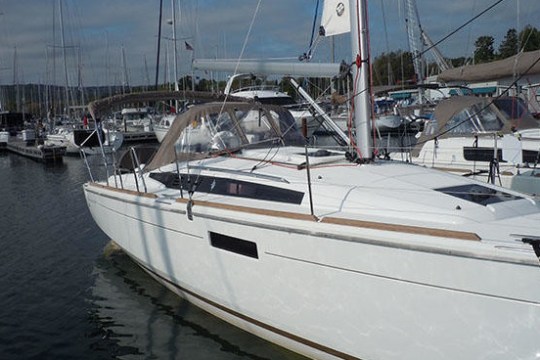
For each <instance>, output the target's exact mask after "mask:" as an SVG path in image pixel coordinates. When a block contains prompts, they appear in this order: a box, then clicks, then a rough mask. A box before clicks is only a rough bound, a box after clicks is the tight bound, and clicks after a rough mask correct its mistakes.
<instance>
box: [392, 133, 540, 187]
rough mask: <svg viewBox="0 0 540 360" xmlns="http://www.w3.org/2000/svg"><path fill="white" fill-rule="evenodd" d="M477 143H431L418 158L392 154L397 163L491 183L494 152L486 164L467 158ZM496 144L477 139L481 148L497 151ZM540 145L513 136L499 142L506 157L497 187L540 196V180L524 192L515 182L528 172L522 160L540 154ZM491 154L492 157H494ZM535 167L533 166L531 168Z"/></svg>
mask: <svg viewBox="0 0 540 360" xmlns="http://www.w3.org/2000/svg"><path fill="white" fill-rule="evenodd" d="M474 141H475V140H474V139H471V138H470V137H462V138H458V137H453V138H447V139H439V140H437V141H434V140H430V141H428V142H427V143H426V144H424V145H423V147H422V149H421V150H420V153H419V155H418V156H417V157H410V156H409V154H404V153H396V152H394V153H392V154H391V155H392V158H393V159H395V160H405V159H408V160H410V161H411V162H412V163H414V164H417V165H422V166H426V167H432V168H436V169H439V170H444V171H448V172H451V173H454V174H458V175H464V176H468V177H471V178H473V179H476V180H479V181H482V182H488V181H489V176H488V175H489V167H490V163H489V160H490V159H489V157H490V156H491V157H493V150H487V151H486V154H487V156H486V158H487V160H485V161H475V160H471V159H467V158H465V156H464V154H465V150H464V149H471V148H472V145H473V143H474ZM494 143H495V141H494V140H493V138H492V137H489V136H479V137H478V139H477V146H478V148H480V149H481V148H485V149H493V148H494V146H495V144H494ZM539 144H540V142H539V141H538V140H537V139H536V138H532V137H531V138H521V139H520V140H518V137H515V136H513V135H505V136H504V137H502V138H499V139H498V142H497V148H498V149H499V151H500V152H501V154H502V161H500V162H499V164H498V166H499V173H498V174H496V175H497V176H496V184H497V185H500V186H503V187H505V188H509V189H513V190H517V191H521V192H526V193H529V194H535V195H540V178H539V177H538V176H536V177H532V180H531V181H530V183H529V185H528V186H526V187H523V188H520V187H519V186H516V184H515V182H516V179H517V177H519V176H520V174H521V173H523V172H524V171H527V170H528V169H527V167H524V165H523V164H524V161H523V160H522V155H521V154H522V151H523V150H527V151H530V152H531V153H534V152H537V151H538V146H539ZM490 154H491V155H490ZM530 166H533V164H530Z"/></svg>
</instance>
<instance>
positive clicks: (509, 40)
mask: <svg viewBox="0 0 540 360" xmlns="http://www.w3.org/2000/svg"><path fill="white" fill-rule="evenodd" d="M517 52H518V34H517V30H516V29H508V31H507V32H506V36H505V37H504V40H503V41H502V43H501V45H500V46H499V54H498V58H499V59H506V58H508V57H510V56H514V55H516V54H517Z"/></svg>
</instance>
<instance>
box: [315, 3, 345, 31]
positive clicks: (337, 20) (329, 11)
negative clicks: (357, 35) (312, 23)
mask: <svg viewBox="0 0 540 360" xmlns="http://www.w3.org/2000/svg"><path fill="white" fill-rule="evenodd" d="M350 21H351V20H350V14H349V1H346V0H325V2H324V7H323V13H322V18H321V35H324V36H333V35H339V34H343V33H347V32H349V31H351V24H350Z"/></svg>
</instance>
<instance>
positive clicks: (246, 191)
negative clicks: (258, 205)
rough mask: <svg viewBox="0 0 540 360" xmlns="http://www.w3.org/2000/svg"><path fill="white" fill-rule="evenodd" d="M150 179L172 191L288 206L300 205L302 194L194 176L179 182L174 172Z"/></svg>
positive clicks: (159, 174)
mask: <svg viewBox="0 0 540 360" xmlns="http://www.w3.org/2000/svg"><path fill="white" fill-rule="evenodd" d="M150 177H151V178H152V179H154V180H157V181H159V182H161V183H162V184H164V185H165V186H167V187H168V188H172V189H180V186H182V190H185V191H190V189H192V190H194V191H195V192H203V193H210V194H219V195H229V196H235V197H242V198H249V199H258V200H266V201H275V202H281V203H289V204H297V205H299V204H301V203H302V199H303V198H304V193H303V192H300V191H294V190H289V189H283V188H280V187H276V186H270V185H263V184H257V183H253V182H249V181H243V180H236V179H230V178H219V177H215V176H202V175H196V174H190V175H186V174H183V175H182V181H179V179H178V175H177V174H176V173H174V172H166V173H151V174H150Z"/></svg>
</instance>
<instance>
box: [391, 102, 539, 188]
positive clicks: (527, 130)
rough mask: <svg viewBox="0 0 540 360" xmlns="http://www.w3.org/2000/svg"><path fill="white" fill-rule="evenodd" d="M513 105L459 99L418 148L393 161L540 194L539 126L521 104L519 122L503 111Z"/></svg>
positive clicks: (437, 115) (439, 109)
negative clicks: (539, 171) (538, 172)
mask: <svg viewBox="0 0 540 360" xmlns="http://www.w3.org/2000/svg"><path fill="white" fill-rule="evenodd" d="M509 101H516V99H514V100H512V99H508V98H499V99H491V98H478V97H474V96H456V97H451V98H449V99H446V100H443V101H441V102H440V103H439V104H438V105H437V106H436V107H435V110H434V112H433V116H432V119H430V120H428V121H426V123H425V126H424V130H423V132H422V133H421V134H420V136H419V137H418V140H417V142H416V144H414V145H413V146H412V147H411V148H410V149H405V151H406V152H405V153H404V152H402V151H403V149H389V150H390V151H391V152H392V150H394V151H393V153H392V155H391V156H392V158H394V159H396V160H402V159H406V160H408V161H411V162H413V163H415V164H418V165H423V166H428V167H434V168H438V169H441V170H445V171H450V172H453V173H456V174H459V175H464V176H469V177H473V178H476V179H478V180H481V181H484V182H486V181H490V182H495V183H497V184H499V185H502V186H504V187H508V188H512V189H514V190H518V191H521V192H526V193H529V194H540V178H538V176H535V173H536V172H535V171H534V170H535V168H536V164H537V163H538V160H539V151H540V130H539V129H538V125H539V122H538V120H536V119H534V118H533V117H532V116H531V115H530V114H529V113H528V111H526V107H525V105H523V104H520V103H519V102H516V103H515V104H516V105H518V108H521V110H522V111H520V112H519V114H520V115H519V116H514V117H513V118H511V117H510V113H509V110H504V111H501V108H502V109H504V108H503V107H502V106H503V105H504V104H507V103H508V102H509ZM519 106H521V107H519ZM506 107H507V106H506ZM395 150H397V151H395ZM528 170H532V171H528ZM531 175H532V176H531Z"/></svg>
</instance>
